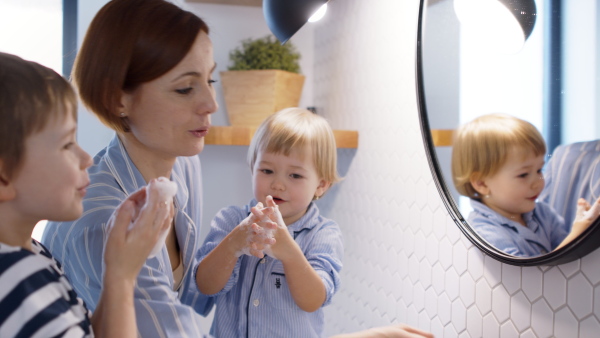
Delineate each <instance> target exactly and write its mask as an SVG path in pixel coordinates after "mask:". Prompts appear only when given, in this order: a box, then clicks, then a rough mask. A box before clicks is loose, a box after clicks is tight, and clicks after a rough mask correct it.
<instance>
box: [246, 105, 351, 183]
mask: <svg viewBox="0 0 600 338" xmlns="http://www.w3.org/2000/svg"><path fill="white" fill-rule="evenodd" d="M307 145H308V146H310V147H311V149H312V154H313V161H314V164H315V168H316V169H317V174H318V176H319V178H320V179H323V180H325V181H327V182H329V183H330V184H331V185H333V184H334V183H336V182H339V181H340V179H341V178H340V176H339V175H338V173H337V147H336V144H335V137H334V135H333V130H331V126H330V125H329V123H328V122H327V120H325V119H324V118H323V117H321V116H319V115H316V114H314V113H313V112H311V111H309V110H306V109H302V108H296V107H294V108H285V109H282V110H280V111H278V112H277V113H275V114H273V115H271V116H269V117H267V118H266V119H265V120H264V121H263V122H262V124H261V125H260V126H259V127H258V129H257V130H256V133H255V134H254V137H253V138H252V142H251V143H250V148H249V149H248V164H249V165H250V170H252V171H254V164H255V163H256V158H257V157H258V154H259V153H260V152H267V153H274V154H283V155H285V156H289V155H290V153H291V152H292V150H298V149H304V148H305V146H307Z"/></svg>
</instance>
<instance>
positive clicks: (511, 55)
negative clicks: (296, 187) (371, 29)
mask: <svg viewBox="0 0 600 338" xmlns="http://www.w3.org/2000/svg"><path fill="white" fill-rule="evenodd" d="M456 1H458V0H422V1H421V5H420V12H419V15H420V17H419V27H418V37H417V88H418V97H419V98H418V99H419V100H418V101H419V111H420V118H421V128H422V131H423V141H424V143H425V148H426V151H427V156H428V160H429V164H430V168H431V171H432V173H433V177H434V180H435V182H436V185H437V188H438V191H439V192H440V195H441V196H442V199H443V201H444V204H445V206H446V208H447V209H448V211H449V213H450V215H451V217H452V218H453V219H454V221H455V222H456V224H457V225H458V226H459V228H460V229H461V230H462V232H463V233H464V234H465V235H466V236H467V237H468V238H469V239H470V240H471V241H472V242H473V243H474V244H475V245H476V246H477V247H479V248H480V249H481V250H482V251H484V252H485V253H486V254H488V255H490V256H492V257H493V258H495V259H497V260H500V261H502V262H504V263H508V264H512V265H519V266H531V265H555V264H562V263H566V262H569V261H572V260H574V259H577V258H580V257H583V256H584V255H586V254H588V253H589V252H591V251H593V250H595V249H597V248H598V247H600V221H599V220H596V221H595V222H594V223H593V224H592V225H591V226H590V227H589V228H587V229H586V230H585V231H584V232H583V233H582V234H581V235H579V236H578V237H577V238H575V239H574V240H573V241H571V242H569V243H568V244H567V245H565V246H563V247H561V248H560V249H557V250H554V251H550V252H548V253H543V254H539V255H535V256H529V257H522V256H514V255H511V254H507V253H505V252H504V251H502V250H500V249H499V248H497V247H494V246H493V245H491V244H490V242H488V241H486V239H484V237H483V236H482V235H481V234H480V233H478V232H477V231H476V230H475V228H474V227H473V226H472V224H470V223H469V221H467V220H468V219H469V214H470V213H471V212H473V210H474V209H473V206H472V203H471V199H470V198H468V197H465V196H462V195H461V194H459V193H458V192H457V190H456V188H455V187H454V184H453V179H452V170H451V157H452V151H453V141H454V136H455V135H456V131H457V129H458V128H459V126H461V125H463V124H465V123H467V122H469V121H472V120H473V119H475V118H477V117H478V116H481V115H485V114H490V113H504V114H508V115H511V116H514V117H517V118H519V119H521V120H525V121H527V122H529V123H531V124H532V125H534V126H535V127H536V129H538V130H539V131H540V133H541V134H542V135H543V138H544V140H545V143H546V147H547V153H546V154H545V156H544V160H545V162H546V164H545V166H544V168H543V169H542V171H543V172H545V171H546V170H548V167H549V165H548V162H550V163H551V160H552V158H551V154H552V152H553V150H554V149H555V148H556V147H557V146H560V145H565V144H572V143H576V142H583V141H591V140H598V139H600V112H599V111H598V110H599V109H600V103H599V102H597V98H596V96H597V95H596V93H597V92H598V90H599V89H600V76H598V75H599V74H598V73H599V72H600V70H598V69H597V68H598V67H597V63H596V59H598V57H599V56H600V44H599V43H598V42H599V38H598V37H597V34H596V32H597V31H598V27H599V25H600V20H599V18H598V15H599V14H598V13H600V12H598V11H596V4H595V1H594V0H582V1H577V2H574V1H560V0H535V2H534V3H535V13H534V14H535V15H534V19H535V24H534V25H533V29H532V30H530V32H529V36H528V37H527V39H526V41H525V43H524V44H523V45H522V46H521V47H520V48H517V50H515V49H513V50H511V51H503V50H501V48H495V47H497V46H495V44H494V41H495V40H494V39H490V41H485V43H483V41H482V39H486V38H485V36H484V37H482V36H481V34H479V35H477V34H473V32H472V29H473V26H472V25H471V26H468V25H466V24H464V23H463V22H461V21H460V20H459V16H458V15H457V14H456V9H455V2H456ZM482 1H483V0H482ZM485 1H488V2H496V1H498V2H508V1H503V0H485ZM462 2H463V3H465V1H462ZM469 2H471V3H473V1H466V3H469ZM511 3H518V1H512V2H511ZM476 13H477V15H479V16H480V17H479V22H486V21H491V19H489V18H488V17H487V16H486V15H488V14H486V13H483V12H482V11H479V10H478V11H476ZM489 15H493V14H489ZM481 16H483V18H482V17H481ZM461 19H462V18H461ZM488 19H489V20H488ZM475 30H477V26H475ZM481 31H483V28H482V29H481ZM477 33H481V32H477ZM599 144H600V143H599ZM599 149H600V148H599ZM595 162H598V161H595ZM574 165H575V163H565V164H564V165H563V166H564V167H565V168H567V169H565V170H566V171H567V172H568V168H569V167H571V166H574ZM597 171H598V175H597V176H598V177H600V168H598V170H597ZM546 181H547V180H546ZM592 183H593V182H592ZM538 202H539V200H538ZM565 203H567V204H571V205H573V206H575V205H576V203H577V201H567V202H565ZM590 203H592V201H590ZM549 204H550V203H549ZM558 209H561V210H558ZM562 209H563V208H562V207H561V206H560V205H558V207H557V206H556V205H555V206H553V210H555V211H556V212H557V213H558V214H560V215H561V216H562V217H565V216H564V215H563V212H564V210H562ZM565 223H566V224H567V223H569V221H567V220H565Z"/></svg>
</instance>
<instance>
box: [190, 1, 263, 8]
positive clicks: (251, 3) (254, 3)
mask: <svg viewBox="0 0 600 338" xmlns="http://www.w3.org/2000/svg"><path fill="white" fill-rule="evenodd" d="M185 1H187V2H201V3H207V4H219V5H238V6H255V7H262V0H185Z"/></svg>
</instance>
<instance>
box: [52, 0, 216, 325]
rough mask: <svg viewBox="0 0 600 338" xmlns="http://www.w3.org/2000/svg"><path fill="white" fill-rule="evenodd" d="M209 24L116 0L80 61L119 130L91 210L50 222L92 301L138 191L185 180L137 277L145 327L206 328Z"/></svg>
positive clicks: (102, 113)
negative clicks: (115, 227) (200, 278)
mask: <svg viewBox="0 0 600 338" xmlns="http://www.w3.org/2000/svg"><path fill="white" fill-rule="evenodd" d="M214 68H215V63H214V60H213V51H212V44H211V41H210V40H209V38H208V27H207V26H206V24H205V23H204V21H202V20H201V19H200V18H198V17H197V16H196V15H194V14H192V13H190V12H186V11H184V10H182V9H181V8H179V7H177V6H176V5H174V4H171V3H169V2H166V1H162V0H115V1H110V2H108V3H107V4H106V5H105V6H104V7H103V8H102V9H101V10H100V11H99V12H98V13H97V15H96V16H95V18H94V19H93V21H92V22H91V24H90V27H89V29H88V32H87V34H86V36H85V39H84V41H83V44H82V46H81V49H80V51H79V54H78V55H77V59H76V61H75V65H74V69H73V80H74V83H75V85H76V87H77V89H78V92H79V95H80V97H81V100H82V102H83V103H84V104H85V105H86V106H87V107H88V108H89V109H90V110H91V111H92V112H93V113H94V114H95V115H96V116H97V117H98V118H99V119H100V120H101V121H102V122H103V123H104V124H106V125H107V126H108V127H110V128H112V129H113V130H115V132H116V135H115V137H114V138H113V140H112V141H111V142H110V144H109V145H108V146H107V147H106V148H105V149H103V150H102V151H100V152H99V153H98V154H97V155H96V156H95V158H94V164H93V165H92V166H91V167H90V168H89V170H88V172H89V174H90V180H91V184H90V186H89V188H88V194H87V196H86V198H85V199H84V202H83V203H84V213H83V216H82V217H81V218H79V219H78V220H76V221H73V222H62V223H56V222H50V223H48V225H47V227H46V230H45V232H44V236H43V239H42V241H43V243H44V244H46V245H47V246H48V248H49V249H50V251H51V252H52V253H53V254H54V255H55V256H56V257H57V258H58V259H59V260H60V261H62V262H64V268H65V272H66V274H67V276H68V277H69V279H70V280H71V281H72V283H73V285H74V286H75V289H76V290H77V292H78V294H79V295H81V297H82V298H83V299H84V300H85V302H86V303H87V305H88V306H89V307H90V309H91V310H92V311H93V310H94V309H95V308H96V306H97V302H98V300H99V295H100V290H101V285H102V275H103V263H102V258H101V257H102V250H103V247H104V237H105V236H104V233H105V232H106V223H107V221H108V219H109V217H110V214H112V212H113V211H114V209H115V208H116V207H117V206H118V204H119V203H120V202H121V201H122V200H124V199H125V198H126V197H127V196H128V195H129V194H131V193H132V192H134V191H136V190H138V189H139V187H142V186H144V185H146V182H148V181H149V180H151V179H153V178H157V177H160V176H164V177H169V178H171V180H172V181H174V182H175V183H176V184H177V186H178V187H177V188H178V189H177V195H176V197H175V199H174V207H175V212H174V220H173V224H172V226H171V228H170V232H169V234H168V236H167V239H166V241H165V244H166V245H165V246H164V247H163V249H162V251H160V252H159V253H158V255H156V257H154V258H151V259H148V260H147V261H146V264H145V265H144V266H143V267H142V269H141V271H140V274H139V275H138V278H137V283H136V290H135V311H136V318H137V322H138V330H139V332H140V334H141V335H142V336H145V337H146V336H148V337H150V336H163V337H164V336H167V337H178V336H189V337H199V336H202V333H203V331H202V330H201V328H200V327H199V322H200V320H199V319H200V317H199V316H200V314H206V313H207V312H208V310H210V306H211V304H210V303H209V299H207V298H205V297H202V296H201V295H200V293H199V292H198V290H197V288H196V286H195V283H194V278H193V275H194V273H193V271H192V268H194V267H195V266H196V259H195V257H194V256H195V253H196V251H197V250H198V247H199V245H200V243H199V233H200V231H199V226H200V220H201V215H200V210H201V208H200V206H201V205H202V200H201V191H202V186H201V182H200V177H201V172H200V162H199V158H198V156H195V155H197V154H198V153H200V152H201V151H202V149H203V147H204V136H205V135H206V133H207V132H208V129H209V127H210V115H211V114H212V113H214V112H215V111H216V110H217V103H216V100H215V92H214V88H213V86H212V84H213V82H214V81H213V80H212V78H211V76H212V72H213V70H214Z"/></svg>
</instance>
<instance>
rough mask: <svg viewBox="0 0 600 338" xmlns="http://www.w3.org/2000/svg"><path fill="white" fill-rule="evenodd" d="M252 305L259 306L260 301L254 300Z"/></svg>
mask: <svg viewBox="0 0 600 338" xmlns="http://www.w3.org/2000/svg"><path fill="white" fill-rule="evenodd" d="M252 304H254V306H258V304H260V301H259V300H258V299H255V300H254V301H253V302H252Z"/></svg>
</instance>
